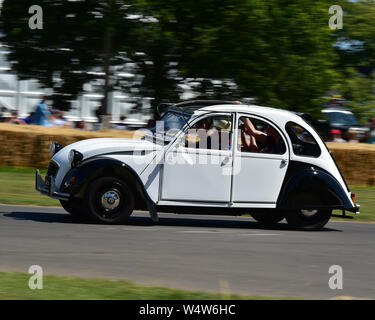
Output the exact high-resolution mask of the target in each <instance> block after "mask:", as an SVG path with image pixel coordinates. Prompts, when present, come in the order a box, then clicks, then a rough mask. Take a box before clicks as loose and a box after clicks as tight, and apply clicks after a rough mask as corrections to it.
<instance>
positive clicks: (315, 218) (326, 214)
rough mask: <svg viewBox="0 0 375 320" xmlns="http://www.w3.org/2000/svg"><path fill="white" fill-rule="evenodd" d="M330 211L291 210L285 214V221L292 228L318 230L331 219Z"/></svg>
mask: <svg viewBox="0 0 375 320" xmlns="http://www.w3.org/2000/svg"><path fill="white" fill-rule="evenodd" d="M331 214H332V210H329V209H326V210H317V209H316V210H292V211H288V212H287V213H286V216H285V218H286V220H287V221H288V224H289V225H291V226H292V227H293V228H297V229H302V230H320V229H322V228H323V227H324V226H325V225H326V224H327V222H328V221H329V219H330V218H331Z"/></svg>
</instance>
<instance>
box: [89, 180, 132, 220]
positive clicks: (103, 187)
mask: <svg viewBox="0 0 375 320" xmlns="http://www.w3.org/2000/svg"><path fill="white" fill-rule="evenodd" d="M85 207H86V210H87V215H88V217H89V218H90V219H91V220H92V221H94V222H99V223H107V224H118V223H123V222H125V221H126V220H127V219H128V217H129V216H130V215H131V214H132V212H133V209H134V194H133V192H132V190H131V189H130V188H129V187H128V185H127V184H126V183H125V182H124V181H122V180H119V179H117V178H115V177H102V178H98V179H96V180H94V181H93V182H92V183H91V184H90V185H89V187H88V189H87V192H86V195H85Z"/></svg>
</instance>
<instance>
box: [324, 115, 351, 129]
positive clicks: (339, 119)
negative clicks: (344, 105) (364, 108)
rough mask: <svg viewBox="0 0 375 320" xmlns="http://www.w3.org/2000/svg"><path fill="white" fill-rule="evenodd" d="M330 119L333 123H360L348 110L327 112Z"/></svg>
mask: <svg viewBox="0 0 375 320" xmlns="http://www.w3.org/2000/svg"><path fill="white" fill-rule="evenodd" d="M325 114H326V115H327V117H328V119H329V120H330V122H332V123H337V124H343V125H349V126H352V125H358V121H357V119H356V118H355V116H354V114H352V113H347V112H325Z"/></svg>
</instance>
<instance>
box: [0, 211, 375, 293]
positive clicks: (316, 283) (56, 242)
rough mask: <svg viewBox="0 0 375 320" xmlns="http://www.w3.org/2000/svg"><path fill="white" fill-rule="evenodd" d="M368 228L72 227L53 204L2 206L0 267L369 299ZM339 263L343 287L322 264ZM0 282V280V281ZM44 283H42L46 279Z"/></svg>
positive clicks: (374, 283) (246, 223)
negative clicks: (334, 284) (34, 267)
mask: <svg viewBox="0 0 375 320" xmlns="http://www.w3.org/2000/svg"><path fill="white" fill-rule="evenodd" d="M374 240H375V224H371V223H352V222H330V223H328V224H327V226H326V228H325V229H324V230H322V231H319V232H303V231H293V230H290V229H289V228H288V227H287V225H286V224H285V223H281V224H279V226H278V227H277V228H273V229H269V228H268V229H265V228H261V226H259V224H257V223H255V222H254V221H253V220H251V219H250V218H244V217H221V216H198V215H197V216H194V215H188V216H187V215H173V214H160V222H159V223H158V224H153V223H152V222H151V220H150V218H149V217H148V215H147V214H145V213H135V214H134V216H132V218H131V220H130V222H129V224H127V225H119V226H107V225H95V224H83V223H76V222H74V221H72V220H71V218H70V216H69V215H68V214H66V213H65V212H64V210H63V209H59V208H46V207H44V208H43V207H30V206H29V207H26V206H8V205H0V270H1V271H21V272H27V271H28V268H29V267H30V266H31V265H34V264H37V265H40V266H42V267H43V270H44V272H45V273H47V274H63V275H73V276H85V277H103V278H107V277H108V278H121V279H126V280H130V281H133V282H136V283H141V284H147V285H163V286H169V287H174V288H182V289H193V290H196V289H199V290H206V291H213V292H224V293H228V292H231V293H239V294H257V295H265V296H275V297H295V298H314V299H315V298H332V297H338V296H350V297H360V298H375V246H374ZM331 265H339V266H341V267H342V269H343V289H342V290H331V289H330V288H329V286H328V280H329V277H330V276H332V275H331V274H328V269H329V267H330V266H331ZM0 285H1V283H0ZM45 285H47V284H45Z"/></svg>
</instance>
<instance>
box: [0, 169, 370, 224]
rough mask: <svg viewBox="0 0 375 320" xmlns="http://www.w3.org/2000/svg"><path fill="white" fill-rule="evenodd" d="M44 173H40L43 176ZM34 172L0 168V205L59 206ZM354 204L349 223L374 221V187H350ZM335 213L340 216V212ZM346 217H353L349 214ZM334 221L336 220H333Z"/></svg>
mask: <svg viewBox="0 0 375 320" xmlns="http://www.w3.org/2000/svg"><path fill="white" fill-rule="evenodd" d="M44 173H45V171H44V172H43V171H42V174H44ZM34 179H35V170H34V169H31V168H19V167H17V168H15V167H0V203H7V204H21V205H22V204H23V205H40V206H59V205H60V203H59V201H58V200H55V199H51V198H49V197H46V196H43V195H41V194H40V193H39V192H37V191H35V181H34ZM350 190H351V191H352V192H354V193H355V194H356V202H357V203H359V204H360V205H361V209H360V212H361V214H360V215H355V216H354V219H351V220H349V221H375V187H361V186H351V187H350ZM335 213H337V214H341V212H340V211H336V212H335ZM348 215H350V216H353V214H351V213H349V214H348ZM335 219H336V218H335Z"/></svg>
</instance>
